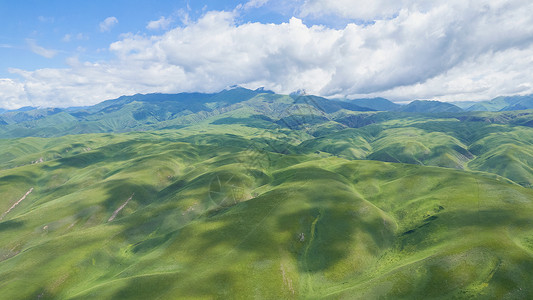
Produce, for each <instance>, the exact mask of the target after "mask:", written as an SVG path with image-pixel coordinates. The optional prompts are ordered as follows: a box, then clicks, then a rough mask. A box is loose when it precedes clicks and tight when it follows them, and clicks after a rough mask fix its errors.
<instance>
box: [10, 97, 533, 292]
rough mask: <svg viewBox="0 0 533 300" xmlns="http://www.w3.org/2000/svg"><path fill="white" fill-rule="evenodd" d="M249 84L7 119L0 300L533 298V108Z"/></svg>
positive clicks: (126, 100)
mask: <svg viewBox="0 0 533 300" xmlns="http://www.w3.org/2000/svg"><path fill="white" fill-rule="evenodd" d="M234 92H235V91H234ZM241 92H243V93H242V94H241V93H240V92H239V93H238V95H237V96H238V97H243V98H242V99H241V98H238V97H237V96H235V95H234V96H235V97H237V98H238V99H237V100H238V101H237V100H235V101H231V100H229V98H225V96H224V97H222V96H220V95H219V94H210V96H205V94H202V95H204V96H201V97H199V98H196V99H197V100H198V101H197V103H196V104H197V105H199V107H200V108H198V109H197V110H196V111H193V110H194V109H193V106H194V105H191V106H188V107H187V109H186V110H188V111H186V110H181V108H180V109H177V110H176V111H175V112H171V111H170V110H168V109H161V108H164V107H165V105H168V106H172V104H171V103H167V102H172V101H177V100H176V99H174V100H172V99H167V98H164V97H163V98H161V95H155V96H154V95H152V96H148V98H143V99H140V98H138V97H141V98H142V97H147V96H145V95H141V96H133V97H129V98H128V97H126V98H119V99H118V100H116V101H111V102H107V103H102V104H99V106H95V107H91V108H83V109H84V110H85V111H86V113H87V115H84V116H81V115H75V114H74V115H73V114H72V111H58V112H54V113H53V114H49V115H47V116H43V117H39V118H36V119H32V120H29V121H28V120H27V121H23V122H21V123H16V124H14V123H11V124H9V125H4V126H3V127H1V128H2V129H1V130H4V131H3V133H5V135H2V138H1V139H0V241H2V243H0V291H1V293H0V299H28V298H38V299H111V298H119V299H122V298H137V299H157V298H162V299H168V298H187V299H205V298H209V299H211V298H242V299H249V298H269V299H291V298H333V299H338V298H348V299H354V298H355V299H379V298H386V299H389V298H394V299H418V298H444V299H449V298H458V299H472V298H474V299H476V298H477V299H487V298H495V299H528V298H533V289H532V288H531V282H533V272H531V269H533V222H532V221H531V216H532V214H533V203H532V200H533V190H532V189H531V187H533V151H532V149H533V128H532V127H533V112H532V111H517V112H498V113H495V112H460V113H459V112H457V113H456V112H450V111H448V112H440V113H432V114H428V113H408V112H376V111H357V110H356V109H359V106H357V105H355V104H346V103H338V102H334V101H331V100H327V99H323V98H319V97H307V96H295V95H293V96H282V95H275V94H272V93H267V92H264V91H257V92H254V93H255V94H250V93H248V92H247V91H241ZM197 96H198V95H192V94H186V95H182V97H197ZM151 97H155V98H154V99H152V98H151ZM202 97H204V98H202ZM216 97H222V98H221V99H218V98H216ZM232 97H233V96H232ZM230 98H231V97H230ZM224 99H225V100H224ZM140 100H142V101H140ZM117 101H118V102H117ZM119 102H120V103H119ZM196 104H195V105H196ZM430 104H431V103H430ZM178 111H179V112H178ZM155 112H157V113H155ZM152 113H154V114H152ZM173 113H175V114H174V115H172V114H173ZM10 118H11V117H10ZM79 118H84V120H85V121H83V122H79V121H78V120H79ZM10 120H12V119H10ZM10 122H11V121H10ZM15 125H16V126H15ZM115 131H131V132H124V133H116V132H115ZM84 132H92V133H91V134H82V133H84ZM95 132H103V133H95ZM27 135H30V136H33V137H26V136H27ZM10 136H19V137H18V138H8V137H10ZM36 136H41V137H36ZM50 136H57V137H50Z"/></svg>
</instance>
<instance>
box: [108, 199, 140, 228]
mask: <svg viewBox="0 0 533 300" xmlns="http://www.w3.org/2000/svg"><path fill="white" fill-rule="evenodd" d="M133 195H135V193H133V194H131V196H130V197H129V198H128V200H126V202H124V203H123V204H122V205H121V206H120V207H119V208H117V209H116V210H115V211H114V212H113V214H112V215H111V217H109V220H107V222H111V221H113V220H114V219H115V218H116V217H117V215H118V213H119V212H120V211H121V210H122V209H123V208H124V207H126V205H128V202H130V200H131V199H132V198H133Z"/></svg>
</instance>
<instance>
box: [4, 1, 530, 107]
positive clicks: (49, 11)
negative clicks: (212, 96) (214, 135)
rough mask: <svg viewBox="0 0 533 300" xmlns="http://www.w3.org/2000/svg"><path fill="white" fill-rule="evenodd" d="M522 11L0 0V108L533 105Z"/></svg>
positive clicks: (526, 19)
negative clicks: (281, 98)
mask: <svg viewBox="0 0 533 300" xmlns="http://www.w3.org/2000/svg"><path fill="white" fill-rule="evenodd" d="M530 2H531V1H524V0H490V1H489V0H469V1H464V0H434V1H425V0H375V1H371V2H369V1H365V0H338V1H328V0H250V1H247V0H240V1H186V0H183V1H139V0H129V1H124V0H114V1H98V0H95V1H57V0H49V1H36V0H33V1H32V0H29V1H10V0H9V1H8V0H0V25H1V28H2V31H0V57H1V59H0V107H3V108H17V107H20V106H25V105H32V106H61V107H65V106H74V105H89V104H94V103H97V102H100V101H103V100H106V99H110V98H114V97H118V96H120V95H123V94H134V93H149V92H167V93H175V92H185V91H199V92H214V91H217V90H220V89H223V88H224V87H226V86H230V85H235V84H239V85H243V86H245V87H249V88H257V87H260V86H264V87H266V88H269V89H272V90H274V91H276V92H280V93H290V92H291V91H294V90H297V89H306V90H307V91H308V92H310V93H314V94H318V95H322V96H326V97H347V98H356V97H375V96H383V97H387V98H389V99H392V100H397V101H406V100H413V99H438V100H442V101H460V100H484V99H490V98H492V97H496V96H499V95H516V94H529V93H533V86H532V84H533V71H532V70H533V59H532V57H533V18H532V17H531V16H530V13H529V12H531V11H533V3H530Z"/></svg>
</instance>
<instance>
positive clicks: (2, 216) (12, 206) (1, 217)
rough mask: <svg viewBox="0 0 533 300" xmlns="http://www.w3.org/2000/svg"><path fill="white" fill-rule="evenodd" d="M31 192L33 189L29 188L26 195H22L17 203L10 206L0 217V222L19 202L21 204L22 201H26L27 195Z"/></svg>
mask: <svg viewBox="0 0 533 300" xmlns="http://www.w3.org/2000/svg"><path fill="white" fill-rule="evenodd" d="M31 192H33V188H31V189H30V190H29V191H27V192H26V194H24V196H22V198H20V199H19V201H17V202H15V204H13V205H11V207H10V208H9V209H8V210H7V211H6V212H5V213H3V214H2V215H1V216H0V221H2V219H3V218H4V217H5V216H6V215H7V214H8V213H9V212H10V211H12V210H13V209H14V208H15V207H16V206H17V205H19V203H20V202H22V200H24V199H26V197H28V195H29V194H30V193H31Z"/></svg>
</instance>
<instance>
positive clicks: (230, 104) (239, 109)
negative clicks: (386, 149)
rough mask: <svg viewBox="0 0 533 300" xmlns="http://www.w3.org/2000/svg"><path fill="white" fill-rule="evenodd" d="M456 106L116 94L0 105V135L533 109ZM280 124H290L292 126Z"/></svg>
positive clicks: (236, 92) (504, 100) (508, 103)
mask: <svg viewBox="0 0 533 300" xmlns="http://www.w3.org/2000/svg"><path fill="white" fill-rule="evenodd" d="M458 105H460V106H461V107H459V106H457V105H454V104H451V103H446V102H439V101H427V100H415V101H413V102H411V103H409V104H407V105H399V104H396V103H393V102H392V101H390V100H387V99H385V98H365V99H354V100H344V101H341V100H338V99H326V98H323V97H318V96H313V95H307V94H305V93H294V94H291V95H280V94H275V93H274V92H272V91H268V90H264V89H262V88H260V89H257V90H250V89H245V88H242V87H233V88H230V89H226V90H223V91H221V92H218V93H180V94H144V95H143V94H137V95H133V96H122V97H119V98H117V99H113V100H107V101H103V102H101V103H99V104H96V105H94V106H88V107H70V108H34V107H23V108H20V109H17V110H12V111H6V110H4V109H3V110H0V136H2V137H4V138H8V137H24V136H42V137H48V136H59V135H65V134H80V133H97V132H126V131H139V130H157V129H170V128H181V127H183V126H188V125H191V124H195V123H198V122H200V121H202V120H205V119H207V118H211V117H213V116H217V115H222V114H227V113H229V112H231V113H232V114H236V115H243V114H244V115H260V116H262V117H266V118H270V119H272V120H276V122H278V123H279V122H283V121H284V120H285V119H286V117H287V116H291V118H292V121H294V120H295V117H294V116H306V115H314V116H320V117H319V118H318V119H314V122H317V121H319V120H321V119H323V120H334V121H335V122H336V123H337V124H335V125H334V126H337V127H338V126H349V127H353V126H355V127H357V126H365V125H368V124H369V122H375V120H372V118H367V117H366V116H364V115H357V114H355V115H354V114H353V113H350V112H367V113H368V112H377V111H381V112H384V111H388V112H396V113H421V114H426V113H431V114H439V113H452V114H459V113H463V112H469V111H511V110H523V109H529V108H533V96H513V97H498V98H496V99H493V100H491V101H484V102H476V103H474V104H472V103H468V102H462V103H458ZM469 117H471V116H469ZM373 118H377V117H373ZM292 121H291V122H292ZM324 122H325V121H324ZM285 125H287V126H288V127H290V128H292V126H293V125H294V124H293V125H290V124H285Z"/></svg>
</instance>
